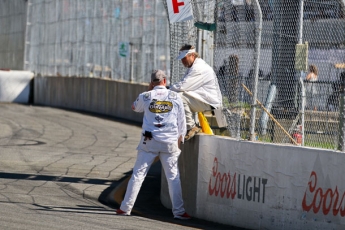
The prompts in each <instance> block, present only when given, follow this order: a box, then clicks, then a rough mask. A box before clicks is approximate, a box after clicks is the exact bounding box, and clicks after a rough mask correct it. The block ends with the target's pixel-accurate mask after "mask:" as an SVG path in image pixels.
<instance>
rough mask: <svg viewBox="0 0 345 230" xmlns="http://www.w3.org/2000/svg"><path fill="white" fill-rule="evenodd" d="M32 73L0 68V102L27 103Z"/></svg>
mask: <svg viewBox="0 0 345 230" xmlns="http://www.w3.org/2000/svg"><path fill="white" fill-rule="evenodd" d="M33 78H34V73H32V72H29V71H13V70H9V71H2V70H0V102H12V103H24V104H26V103H28V102H29V99H30V96H31V95H30V93H31V87H32V86H31V82H32V80H33Z"/></svg>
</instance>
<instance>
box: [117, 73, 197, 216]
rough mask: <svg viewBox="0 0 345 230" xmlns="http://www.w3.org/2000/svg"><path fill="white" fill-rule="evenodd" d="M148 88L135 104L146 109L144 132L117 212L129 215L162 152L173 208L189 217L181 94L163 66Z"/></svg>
mask: <svg viewBox="0 0 345 230" xmlns="http://www.w3.org/2000/svg"><path fill="white" fill-rule="evenodd" d="M149 90H150V91H148V92H144V93H141V94H140V95H139V96H138V98H137V99H136V101H134V102H133V104H132V110H133V111H135V112H144V117H143V125H142V132H143V136H142V138H141V140H140V143H139V145H138V147H137V150H138V155H137V160H136V163H135V165H134V168H133V174H132V176H131V178H130V180H129V182H128V185H127V191H126V195H125V197H124V199H123V201H122V203H121V206H120V208H119V209H117V211H116V214H117V215H130V214H131V211H132V209H133V206H134V203H135V201H136V198H137V196H138V193H139V190H140V188H141V185H142V183H143V181H144V179H145V177H146V174H147V172H148V171H149V169H150V167H151V165H152V163H153V162H154V160H155V158H156V157H157V156H159V158H160V161H161V164H162V167H163V169H164V172H165V176H166V178H167V181H168V186H169V195H170V199H171V202H172V212H173V215H174V218H176V219H190V218H191V217H190V216H189V215H188V214H187V213H186V211H185V209H184V202H183V199H182V189H181V182H180V173H179V169H178V158H179V155H180V153H181V150H180V149H179V147H180V143H181V142H183V141H184V136H185V134H186V118H185V113H184V108H183V103H182V99H181V98H180V96H179V95H178V94H177V93H176V92H173V91H171V90H169V89H167V88H166V75H165V74H164V72H163V71H162V70H155V71H154V72H153V73H152V74H151V83H150V86H149Z"/></svg>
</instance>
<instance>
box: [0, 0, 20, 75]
mask: <svg viewBox="0 0 345 230" xmlns="http://www.w3.org/2000/svg"><path fill="white" fill-rule="evenodd" d="M25 27H26V1H25V0H16V1H11V0H3V1H0V69H15V70H22V69H23V64H24V34H25Z"/></svg>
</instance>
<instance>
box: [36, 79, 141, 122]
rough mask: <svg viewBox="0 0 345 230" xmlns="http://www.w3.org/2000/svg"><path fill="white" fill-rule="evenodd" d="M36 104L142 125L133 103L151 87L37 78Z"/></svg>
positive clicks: (106, 81)
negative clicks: (107, 116) (97, 114)
mask: <svg viewBox="0 0 345 230" xmlns="http://www.w3.org/2000/svg"><path fill="white" fill-rule="evenodd" d="M34 82H35V83H34V103H35V104H37V105H46V106H52V107H60V108H68V109H76V110H81V111H88V112H95V113H99V114H104V115H109V116H114V117H117V118H123V119H128V120H131V121H136V122H142V118H143V115H142V114H141V113H134V112H133V111H132V109H131V105H132V102H133V101H134V100H135V99H136V98H137V96H138V95H139V93H142V92H144V91H146V90H147V88H148V86H147V84H132V83H127V82H119V81H115V80H107V79H101V78H82V77H35V81H34Z"/></svg>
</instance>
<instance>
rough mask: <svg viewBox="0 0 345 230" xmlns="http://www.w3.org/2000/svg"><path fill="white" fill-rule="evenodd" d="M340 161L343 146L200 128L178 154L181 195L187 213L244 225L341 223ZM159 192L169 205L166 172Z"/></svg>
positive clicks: (343, 187)
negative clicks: (239, 137) (278, 141)
mask: <svg viewBox="0 0 345 230" xmlns="http://www.w3.org/2000/svg"><path fill="white" fill-rule="evenodd" d="M196 146H198V147H196ZM344 164H345V155H344V153H341V152H336V151H329V150H322V149H311V148H301V147H296V146H281V145H273V144H265V143H258V142H257V143H255V142H248V141H236V140H233V139H231V138H227V137H221V136H208V135H200V134H198V135H197V136H196V138H195V140H194V142H190V143H189V142H186V143H185V144H184V146H183V153H182V154H181V157H180V167H181V180H182V189H183V197H184V200H185V203H186V204H185V205H186V209H187V212H189V213H190V214H191V215H193V216H195V217H197V218H201V219H206V220H210V221H214V222H218V223H223V224H228V225H233V226H238V227H243V228H249V229H272V230H273V229H345V218H344V216H345V184H344V181H345V169H344ZM193 186H195V187H196V189H195V188H191V187H193ZM161 197H162V198H163V199H162V202H163V204H164V205H165V206H166V207H171V204H170V199H169V196H168V190H167V184H166V180H165V178H164V177H162V190H161Z"/></svg>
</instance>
